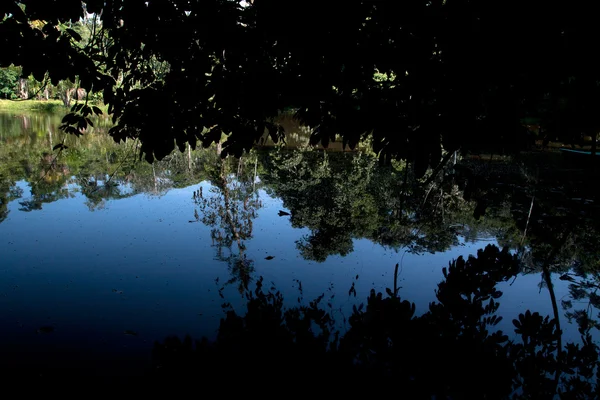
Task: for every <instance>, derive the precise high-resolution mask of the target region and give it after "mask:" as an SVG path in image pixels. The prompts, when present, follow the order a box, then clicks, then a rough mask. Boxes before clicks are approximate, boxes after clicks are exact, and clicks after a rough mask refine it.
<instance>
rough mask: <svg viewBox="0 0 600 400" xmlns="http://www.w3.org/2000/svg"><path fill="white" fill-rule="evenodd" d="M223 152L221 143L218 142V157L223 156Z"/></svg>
mask: <svg viewBox="0 0 600 400" xmlns="http://www.w3.org/2000/svg"><path fill="white" fill-rule="evenodd" d="M221 151H222V149H221V142H218V143H217V155H218V156H220V155H221Z"/></svg>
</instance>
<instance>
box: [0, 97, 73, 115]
mask: <svg viewBox="0 0 600 400" xmlns="http://www.w3.org/2000/svg"><path fill="white" fill-rule="evenodd" d="M67 110H68V109H67V108H66V107H65V106H64V105H63V103H62V102H61V101H60V100H0V112H2V111H3V112H13V113H21V112H57V111H67Z"/></svg>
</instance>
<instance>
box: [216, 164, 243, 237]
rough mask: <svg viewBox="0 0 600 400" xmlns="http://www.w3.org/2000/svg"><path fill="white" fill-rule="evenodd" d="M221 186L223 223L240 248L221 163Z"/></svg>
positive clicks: (223, 166)
mask: <svg viewBox="0 0 600 400" xmlns="http://www.w3.org/2000/svg"><path fill="white" fill-rule="evenodd" d="M221 186H222V189H223V199H224V203H225V204H224V205H225V221H227V225H229V229H231V232H232V233H233V238H234V239H235V240H236V241H237V242H238V246H241V242H240V235H239V233H238V230H237V228H236V226H235V221H234V218H233V213H232V212H231V197H230V196H229V188H228V187H227V178H226V177H225V163H224V162H223V161H221Z"/></svg>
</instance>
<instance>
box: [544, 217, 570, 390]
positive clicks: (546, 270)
mask: <svg viewBox="0 0 600 400" xmlns="http://www.w3.org/2000/svg"><path fill="white" fill-rule="evenodd" d="M569 235H570V229H567V231H566V232H565V233H564V234H563V235H562V237H561V240H560V242H558V243H557V244H556V246H554V247H553V248H552V251H551V252H550V254H549V255H548V258H546V261H544V265H542V276H543V279H544V282H545V283H546V286H547V287H548V292H549V293H550V301H551V302H552V312H553V314H554V321H556V331H557V332H558V343H557V346H558V358H559V359H560V358H561V356H562V353H563V349H562V331H561V329H560V318H559V316H558V304H557V303H556V294H555V293H554V286H553V285H552V276H551V274H550V268H549V267H550V263H551V262H552V261H553V260H554V259H555V258H556V255H557V254H558V252H559V251H560V250H561V249H562V248H563V246H564V245H565V243H566V241H567V238H568V237H569ZM559 378H560V369H557V370H556V375H555V376H554V383H555V385H556V387H557V388H558V382H559Z"/></svg>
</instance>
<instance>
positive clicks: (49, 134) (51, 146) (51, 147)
mask: <svg viewBox="0 0 600 400" xmlns="http://www.w3.org/2000/svg"><path fill="white" fill-rule="evenodd" d="M48 136H49V137H50V152H52V151H53V148H54V145H53V144H52V143H53V141H52V129H50V128H48Z"/></svg>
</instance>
